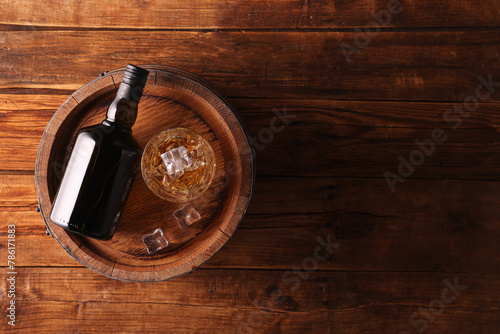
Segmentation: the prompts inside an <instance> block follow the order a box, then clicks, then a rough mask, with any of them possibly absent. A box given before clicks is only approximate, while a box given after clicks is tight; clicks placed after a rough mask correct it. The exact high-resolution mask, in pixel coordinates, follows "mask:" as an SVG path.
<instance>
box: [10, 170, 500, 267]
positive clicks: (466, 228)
mask: <svg viewBox="0 0 500 334" xmlns="http://www.w3.org/2000/svg"><path fill="white" fill-rule="evenodd" d="M32 184H33V180H32V177H31V176H27V175H13V176H7V175H3V176H0V185H2V186H3V190H2V191H1V192H0V206H1V211H0V232H1V233H3V234H4V235H5V233H6V232H5V231H6V225H8V224H11V223H15V224H16V226H17V231H18V232H17V233H18V239H17V240H18V247H19V259H18V261H19V265H21V266H71V265H78V264H77V263H76V262H75V261H73V260H72V259H71V258H70V257H69V256H68V255H67V254H66V253H65V251H64V250H63V249H62V248H61V247H60V246H59V245H58V244H57V243H56V241H55V240H53V239H52V238H51V237H49V236H46V235H45V234H44V230H45V227H44V224H43V221H42V218H41V216H40V214H39V213H37V212H36V211H35V210H34V208H33V206H34V203H36V195H35V191H34V189H33V186H32ZM14 189H24V190H20V191H22V192H24V193H26V195H25V196H24V197H20V198H15V195H14V194H15V190H14ZM498 198H500V182H484V181H452V180H450V181H446V180H407V181H406V182H405V183H404V184H402V185H401V186H400V187H399V188H398V189H397V191H396V192H395V193H391V192H390V190H389V189H388V187H387V184H386V183H385V180H383V179H323V178H311V179H307V178H275V177H260V178H258V179H257V183H256V189H255V194H254V197H253V198H252V202H251V204H250V207H249V209H248V214H247V216H246V217H245V218H244V220H243V222H242V224H241V225H240V227H239V229H238V230H237V231H236V233H235V234H234V236H233V238H232V239H231V240H230V241H229V242H228V243H227V244H226V245H225V246H224V248H223V249H222V250H221V251H220V252H219V253H218V254H216V255H215V256H214V257H213V258H212V259H211V260H209V261H208V262H207V263H206V264H205V265H204V266H203V267H204V268H255V269H259V268H260V269H262V268H274V269H277V268H280V269H289V268H292V267H294V266H295V267H297V266H298V267H300V266H302V265H303V263H304V262H303V261H305V259H306V258H309V257H312V256H314V251H315V249H316V247H317V246H318V245H319V243H320V242H319V241H318V238H321V239H323V240H327V239H328V238H329V235H332V237H330V240H332V242H334V238H336V239H338V243H339V244H340V246H339V247H333V246H332V247H333V249H334V251H333V254H332V258H331V259H330V260H328V261H325V262H321V263H319V268H320V269H322V270H370V271H394V270H397V271H437V272H441V271H444V272H449V271H455V272H468V273H474V272H484V273H500V263H499V262H498V261H496V260H494V259H492V258H491V256H490V255H489V254H497V253H498V252H500V244H499V243H498V242H497V241H498V238H499V237H500V231H499V230H498V219H497V217H498V216H500V206H499V205H498V203H497V202H498V200H497V199H498ZM436 203H439V205H436ZM2 231H3V232H2ZM40 245H43V249H44V256H43V257H40V247H41V246H40ZM0 251H1V252H0V257H1V256H3V255H5V256H6V253H4V252H6V250H5V248H3V249H0ZM306 262H307V261H306Z"/></svg>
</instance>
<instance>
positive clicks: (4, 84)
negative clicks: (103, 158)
mask: <svg viewBox="0 0 500 334" xmlns="http://www.w3.org/2000/svg"><path fill="white" fill-rule="evenodd" d="M356 34H357V33H356V32H323V33H321V32H245V31H238V32H190V31H183V32H169V31H157V32H154V33H151V32H142V31H88V32H74V31H54V32H52V31H8V32H0V40H1V41H3V42H4V43H2V48H3V49H2V50H1V52H0V71H2V73H3V75H2V78H0V89H1V88H3V89H6V88H8V89H10V88H13V87H14V88H20V87H23V88H54V89H72V90H76V89H78V88H79V87H81V86H82V85H83V84H85V83H87V82H89V81H91V80H93V79H95V78H96V76H97V75H98V73H101V72H104V71H107V70H113V69H116V68H120V67H123V64H126V63H128V62H132V63H136V64H140V65H141V64H142V65H146V64H162V65H172V64H175V67H177V68H180V69H183V70H186V71H188V72H192V73H194V74H196V75H199V76H201V77H203V78H204V79H206V80H208V81H210V82H211V83H212V84H214V85H215V86H216V87H219V88H220V90H221V92H222V93H223V94H224V95H226V96H229V97H254V98H255V97H265V98H276V97H280V98H322V99H349V100H360V99H361V100H412V101H422V100H423V101H462V100H463V99H464V97H466V96H468V95H470V94H472V93H473V92H474V89H475V88H476V87H477V85H478V84H479V81H478V77H479V76H480V75H483V76H488V75H490V74H491V75H492V76H493V78H499V77H500V63H499V60H498V55H497V53H498V43H499V41H500V32H498V31H471V32H401V33H396V32H384V33H380V34H379V35H378V36H377V37H376V38H373V39H372V41H371V43H369V44H368V45H367V46H366V47H364V48H362V49H361V52H359V53H355V54H353V55H352V56H351V62H350V63H348V62H347V61H346V58H345V57H344V54H343V51H342V49H341V48H340V44H341V43H342V42H346V43H349V44H353V43H354V39H355V38H356ZM95 50H99V52H95ZM47 59H50V61H47ZM12 68H16V70H15V71H12V70H11V69H12ZM35 69H36V71H35ZM496 80H497V81H498V79H496ZM498 96H500V93H499V90H496V92H495V94H493V99H498Z"/></svg>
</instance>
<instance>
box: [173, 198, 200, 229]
mask: <svg viewBox="0 0 500 334" xmlns="http://www.w3.org/2000/svg"><path fill="white" fill-rule="evenodd" d="M173 216H174V218H175V220H176V221H177V223H178V224H179V226H180V227H181V228H182V229H183V230H184V229H186V228H187V227H189V226H191V225H192V224H193V223H195V222H197V221H198V220H200V219H201V216H200V214H199V213H198V211H196V209H195V208H194V207H193V205H192V204H191V203H188V204H186V205H185V206H183V207H182V208H180V209H179V210H177V211H174V213H173Z"/></svg>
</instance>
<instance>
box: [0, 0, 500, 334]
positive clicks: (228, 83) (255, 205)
mask: <svg viewBox="0 0 500 334" xmlns="http://www.w3.org/2000/svg"><path fill="white" fill-rule="evenodd" d="M388 3H389V1H386V0H384V1H382V0H373V1H368V0H354V1H344V0H333V1H328V0H317V1H316V0H279V1H262V0H257V1H248V0H227V1H222V2H221V1H218V2H217V1H210V0H187V1H181V2H179V1H177V2H176V1H173V0H147V1H145V0H137V1H132V2H130V1H129V2H127V3H125V2H123V3H122V2H120V3H118V1H117V0H105V1H100V2H99V1H95V0H88V1H85V2H82V1H76V0H69V1H66V2H64V3H62V2H60V1H45V2H43V3H39V2H36V1H35V2H29V1H27V0H20V1H16V2H6V3H3V4H2V5H1V8H2V16H1V17H0V72H1V73H2V74H1V75H0V157H1V159H0V239H1V240H2V242H0V258H3V259H5V258H6V256H7V253H6V251H7V249H6V247H5V242H4V241H6V240H7V231H6V225H7V224H9V223H15V224H16V226H17V228H16V231H17V235H18V237H17V239H16V241H17V245H18V248H17V249H18V253H17V256H18V259H17V260H18V261H19V262H18V265H19V266H20V267H18V272H19V275H18V282H17V284H18V289H17V292H18V297H17V298H18V299H17V301H16V302H17V303H18V304H17V305H19V307H18V309H17V312H18V322H17V324H18V327H17V328H14V329H12V328H9V330H10V331H18V332H20V333H64V334H66V333H102V332H116V333H137V332H142V333H164V332H166V331H168V332H169V333H170V332H172V333H186V332H190V333H195V332H196V333H214V332H215V333H218V332H220V333H238V332H239V333H266V334H267V333H346V334H347V333H349V334H352V333H399V334H403V333H405V334H407V333H419V331H420V332H422V331H423V332H424V333H474V334H475V333H492V334H496V333H498V332H499V330H500V315H499V312H498V310H499V307H500V305H499V303H498V300H499V298H498V297H499V295H500V292H499V291H498V289H499V283H498V282H499V277H498V275H499V274H500V272H499V269H500V267H499V261H498V255H497V254H498V253H499V251H500V249H499V246H498V239H499V235H498V233H499V232H498V230H499V229H498V216H499V213H500V212H498V211H499V210H500V206H499V205H498V203H497V202H498V201H497V199H498V198H499V197H500V196H499V195H500V194H499V192H500V185H499V178H498V175H499V170H498V166H499V165H500V161H499V155H498V151H499V148H500V147H499V146H498V128H499V121H500V119H499V116H498V115H500V113H499V112H500V110H499V104H498V102H496V101H498V99H499V97H500V95H499V93H498V89H497V87H495V92H493V94H492V96H489V97H488V98H486V99H484V100H482V101H481V103H480V104H479V106H478V108H477V110H475V111H474V112H473V113H471V115H470V117H468V118H466V119H465V118H464V119H462V121H463V122H462V123H461V124H460V126H459V128H457V129H456V130H452V126H453V123H452V122H445V121H443V115H444V114H445V113H446V112H447V110H448V109H449V108H453V107H454V103H455V102H457V103H462V102H463V100H464V98H465V97H467V96H469V95H471V94H473V93H474V90H475V88H476V87H477V86H478V84H479V83H480V82H479V80H478V77H479V76H481V75H482V76H484V77H487V76H488V75H490V74H491V75H492V80H493V81H495V82H500V71H499V70H500V59H499V53H498V50H499V42H500V37H499V36H500V35H499V27H500V16H499V15H498V7H499V4H500V3H499V1H498V0H486V1H481V2H478V1H471V0H457V1H451V0H450V1H441V2H430V1H404V0H401V4H402V6H403V8H402V11H401V13H399V14H397V15H392V16H391V18H390V22H387V25H384V26H383V27H382V29H381V32H380V33H378V34H373V35H372V36H370V39H369V40H363V39H362V38H363V35H362V33H360V31H361V32H363V31H365V28H366V25H367V24H369V23H370V21H372V20H373V15H372V13H373V12H379V11H380V10H382V9H384V8H386V7H387V5H388ZM375 25H376V24H375ZM342 43H346V44H342ZM356 43H357V45H356ZM341 44H342V45H344V46H346V45H350V46H356V47H359V51H360V52H356V53H353V54H352V55H350V60H351V61H350V62H348V61H347V59H346V57H345V56H344V54H343V51H342V49H341V48H340V45H341ZM128 62H132V63H136V64H138V65H144V64H160V65H170V66H174V67H177V68H181V69H184V70H188V71H190V72H193V73H195V74H197V75H199V76H201V77H203V78H205V79H208V80H209V81H210V82H212V83H213V84H215V86H216V87H217V88H218V89H220V90H221V91H222V93H224V94H225V95H228V96H229V97H230V98H231V102H233V103H234V104H235V105H236V107H237V109H238V110H240V111H241V112H242V114H243V117H244V120H245V123H247V124H248V125H249V128H250V132H251V134H252V136H253V137H255V138H258V137H259V134H260V135H261V137H262V136H265V131H266V130H265V129H269V128H270V122H271V120H272V119H273V117H274V116H275V112H277V111H279V112H283V111H284V109H285V108H286V110H287V111H289V112H290V113H292V114H293V115H295V116H296V118H294V119H293V120H292V122H291V124H289V125H287V126H286V127H285V128H284V129H283V130H282V131H280V132H275V133H274V137H273V140H272V141H271V142H269V143H266V145H265V146H266V147H265V149H263V150H259V151H258V152H257V172H258V177H257V183H256V185H257V187H256V192H255V196H254V197H253V201H252V203H251V205H250V207H249V210H248V214H247V215H246V216H245V219H244V221H243V222H242V224H241V226H240V228H239V229H238V230H237V232H236V233H235V235H234V237H233V238H232V239H231V240H230V241H229V242H228V244H227V245H226V246H225V247H224V248H223V250H221V252H219V253H218V254H216V255H215V256H214V257H213V258H212V259H211V260H210V261H208V262H207V263H205V264H204V265H203V266H202V267H201V268H200V269H199V270H197V271H195V272H194V273H192V274H191V275H187V276H183V277H180V278H177V279H175V280H172V281H168V282H161V283H154V284H140V283H127V282H121V281H116V280H110V279H108V278H105V277H103V276H100V275H98V274H96V273H94V272H92V271H90V270H88V269H87V268H84V267H82V266H80V265H79V264H78V263H77V262H75V261H74V259H72V258H71V257H70V256H68V255H67V254H66V253H65V251H64V250H63V249H61V247H60V246H59V245H58V244H57V242H56V241H55V240H54V239H52V238H51V237H50V236H47V235H45V226H44V224H43V221H42V219H41V216H40V213H37V212H36V206H37V203H38V200H37V197H36V192H35V187H34V175H33V174H34V166H35V155H36V151H37V147H38V143H39V141H40V138H41V135H42V132H43V130H44V128H45V126H46V124H47V123H48V122H49V120H50V118H51V117H52V115H53V113H54V111H55V110H56V109H57V108H58V107H59V106H60V105H61V104H62V103H63V102H64V100H65V99H66V98H67V97H68V96H69V95H70V94H71V93H72V92H73V91H75V90H76V89H78V88H79V87H81V86H82V85H83V84H85V83H87V82H89V81H90V80H93V79H94V78H96V77H97V75H98V74H99V73H101V72H104V71H106V70H112V69H115V68H119V67H123V66H124V65H125V64H127V63H128ZM482 92H485V91H484V90H482ZM273 110H274V111H273ZM462 111H463V109H462ZM438 127H439V128H443V129H444V130H445V131H446V133H447V134H448V136H449V138H448V139H447V140H446V142H444V143H441V144H439V145H437V146H436V150H435V152H434V153H433V154H432V155H430V156H427V157H426V159H425V162H424V163H423V164H422V165H421V166H418V168H416V169H415V172H414V173H413V174H412V175H411V176H410V177H408V178H407V179H406V180H405V181H404V182H402V183H398V184H397V185H396V188H395V191H394V193H393V192H391V191H390V189H389V187H388V185H387V183H386V181H385V180H384V177H383V173H384V172H385V171H387V170H389V171H392V172H396V171H397V168H398V163H399V161H398V156H399V155H402V156H403V157H405V158H408V157H409V155H410V153H411V152H412V151H413V150H415V149H416V145H415V143H414V141H415V139H420V140H422V139H425V138H429V136H430V135H431V133H432V130H434V129H435V128H438ZM262 131H264V132H262ZM267 134H269V133H268V132H267ZM263 138H264V137H263ZM329 234H332V235H335V237H336V239H337V241H336V242H337V243H338V244H339V247H337V248H335V251H334V252H333V254H332V257H331V258H330V259H328V260H327V261H324V262H321V263H318V268H317V270H316V271H312V272H304V270H303V266H304V264H306V265H307V264H309V265H312V262H311V260H310V258H311V257H314V250H315V249H316V247H318V240H317V237H322V238H326V237H327V236H328V235H329ZM308 258H309V260H307V259H308ZM308 261H309V262H308ZM3 269H6V267H2V270H3ZM294 271H295V272H294ZM287 273H288V274H287ZM299 274H300V275H301V276H298V275H299ZM283 275H288V276H287V277H288V280H286V278H285V280H283V278H284V276H283ZM300 277H302V278H300ZM304 277H306V278H304ZM297 278H300V279H299V280H298V282H299V283H297V280H296V279H297ZM455 278H457V280H458V282H459V284H463V285H467V288H466V289H465V290H464V291H462V292H461V294H460V295H459V296H458V297H457V299H456V300H455V301H454V302H453V303H450V304H448V303H447V304H446V305H445V308H444V309H443V310H442V312H441V311H439V310H436V309H433V308H432V306H434V307H436V306H438V305H439V304H436V303H439V300H440V299H441V298H442V297H441V293H442V291H443V289H444V288H446V285H445V282H444V281H445V280H446V279H447V280H449V281H453V280H454V279H455ZM296 284H299V285H298V286H296ZM6 289H7V286H6V280H2V281H0V296H1V297H2V298H0V300H1V302H0V307H1V308H2V309H5V308H6V306H7V305H6V304H5V303H6V298H4V297H5V291H6ZM277 289H279V291H281V292H283V294H284V295H285V297H286V299H285V300H284V301H283V303H275V302H273V296H274V295H273V294H272V293H273V292H275V291H276V290H277ZM431 303H432V304H431ZM438 307H439V306H438ZM432 311H438V314H436V315H434V314H433V313H432ZM4 314H5V313H4V312H2V315H4ZM412 316H416V318H411V317H412ZM429 317H430V318H429ZM412 319H413V320H412ZM430 319H432V320H430ZM4 320H6V318H5V317H4ZM417 321H418V322H417ZM422 321H423V322H422ZM423 325H425V328H424V327H422V326H423ZM6 326H7V325H6V321H3V322H2V325H1V328H2V332H4V331H5V332H6V331H7V329H6ZM9 327H10V326H9Z"/></svg>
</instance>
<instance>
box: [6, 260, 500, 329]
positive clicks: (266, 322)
mask: <svg viewBox="0 0 500 334" xmlns="http://www.w3.org/2000/svg"><path fill="white" fill-rule="evenodd" d="M283 275H286V274H285V272H284V271H246V272H243V271H239V270H199V271H197V272H195V273H193V274H191V275H188V276H184V277H180V278H177V279H174V280H172V281H167V282H162V283H157V284H144V283H142V284H141V283H126V282H120V281H114V280H110V279H107V278H105V277H102V276H100V275H98V274H95V273H93V272H91V271H89V270H86V269H83V268H71V269H61V268H58V269H55V268H21V269H19V272H18V275H17V280H18V281H17V285H16V291H17V296H16V304H15V305H16V306H17V314H16V327H15V328H12V330H14V331H19V332H22V333H46V332H51V333H54V332H79V331H83V332H86V333H89V332H101V331H102V329H103V328H113V330H115V331H119V332H120V333H138V332H147V333H157V332H159V333H165V331H166V330H168V332H169V333H170V332H192V331H193V328H196V332H197V333H213V332H214V326H217V332H221V333H233V332H243V333H296V332H300V333H302V332H311V331H313V332H322V333H328V332H332V333H333V332H334V333H353V332H356V333H368V332H377V333H378V332H392V333H399V332H400V331H408V332H415V331H416V330H419V329H422V328H424V327H423V326H424V324H425V325H426V327H425V329H428V330H429V331H432V332H440V333H453V332H455V333H459V332H461V330H462V329H463V328H467V330H468V331H469V332H481V333H494V332H495V330H496V329H497V328H498V326H499V325H500V316H499V313H498V308H499V306H500V304H499V301H498V298H496V296H498V293H500V291H499V290H500V284H499V277H498V275H474V274H462V273H460V274H454V273H444V274H429V273H368V272H346V273H342V272H311V273H307V275H308V277H307V278H304V279H301V280H299V281H298V282H299V283H297V281H290V280H287V279H283ZM289 278H290V277H289ZM294 278H297V277H296V276H294ZM446 281H447V282H448V283H446ZM0 285H1V286H2V291H7V281H6V280H2V283H0ZM450 285H452V286H453V285H455V286H457V285H458V286H459V288H458V290H456V292H455V294H454V292H453V290H451V289H450V287H449V286H450ZM443 291H444V294H443ZM435 300H437V302H439V301H441V303H442V305H443V308H442V310H439V309H437V310H436V311H438V310H439V311H440V312H439V313H438V312H436V313H437V314H436V315H434V314H433V313H430V315H432V317H430V318H429V319H432V321H430V320H426V318H425V310H427V311H429V312H430V310H434V309H429V306H430V304H431V302H433V301H435ZM443 300H446V301H447V302H444V301H443ZM6 302H8V299H7V298H5V299H2V302H1V304H0V305H1V307H2V309H5V308H6V307H7V304H6ZM435 307H437V308H438V307H440V305H439V304H438V305H435ZM421 310H423V311H421ZM131 313H133V314H134V316H133V317H130V314H131ZM413 313H415V314H416V317H415V319H414V322H412V323H410V320H409V318H410V316H412V314H413ZM138 319H139V320H138ZM158 319H161V321H159V320H158ZM421 319H423V320H424V322H422V321H420V322H419V323H417V324H416V325H415V321H417V320H421ZM166 326H168V329H167V328H166ZM2 327H3V328H6V327H7V324H6V321H4V322H3V323H2ZM476 329H477V330H476Z"/></svg>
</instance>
